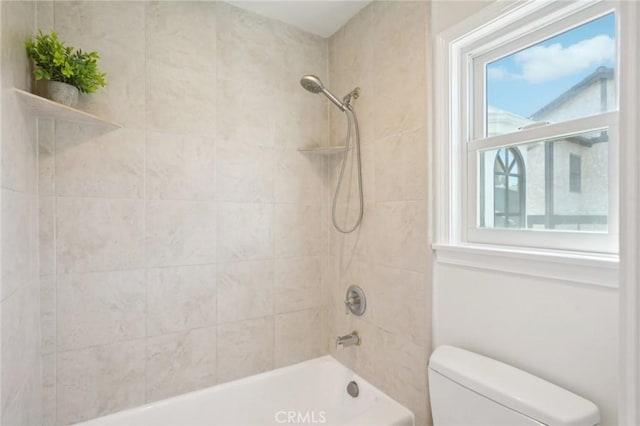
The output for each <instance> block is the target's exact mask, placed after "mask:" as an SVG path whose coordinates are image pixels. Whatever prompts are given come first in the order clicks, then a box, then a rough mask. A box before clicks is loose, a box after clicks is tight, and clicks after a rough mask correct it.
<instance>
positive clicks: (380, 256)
mask: <svg viewBox="0 0 640 426" xmlns="http://www.w3.org/2000/svg"><path fill="white" fill-rule="evenodd" d="M375 220H376V229H377V238H376V260H377V262H378V264H380V265H385V266H390V267H394V268H400V269H409V270H413V271H418V272H425V271H426V268H427V264H426V256H427V250H428V244H427V209H426V203H425V202H423V201H407V202H393V203H391V202H390V203H380V204H379V206H378V209H377V211H376V218H375Z"/></svg>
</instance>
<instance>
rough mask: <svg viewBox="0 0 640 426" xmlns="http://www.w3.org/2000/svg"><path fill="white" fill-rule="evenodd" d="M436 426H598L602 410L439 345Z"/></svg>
mask: <svg viewBox="0 0 640 426" xmlns="http://www.w3.org/2000/svg"><path fill="white" fill-rule="evenodd" d="M429 392H430V394H431V410H432V412H433V423H434V425H435V426H454V425H455V426H480V425H482V426H530V425H536V426H540V425H549V426H595V425H597V424H598V423H599V422H600V413H599V411H598V407H596V405H595V404H594V403H592V402H591V401H588V400H586V399H584V398H582V397H580V396H578V395H576V394H573V393H571V392H569V391H567V390H566V389H563V388H561V387H559V386H556V385H554V384H551V383H549V382H547V381H545V380H542V379H540V378H539V377H536V376H534V375H532V374H529V373H526V372H524V371H522V370H518V369H517V368H514V367H511V366H509V365H507V364H503V363H501V362H498V361H496V360H493V359H491V358H487V357H485V356H482V355H478V354H475V353H473V352H469V351H465V350H463V349H459V348H454V347H452V346H440V347H439V348H438V349H436V351H435V352H434V353H433V355H431V358H430V360H429Z"/></svg>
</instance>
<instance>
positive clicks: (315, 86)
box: [300, 75, 347, 111]
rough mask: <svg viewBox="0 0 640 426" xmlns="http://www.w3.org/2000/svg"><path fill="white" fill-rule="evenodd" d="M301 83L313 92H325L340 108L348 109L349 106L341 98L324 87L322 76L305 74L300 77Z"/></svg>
mask: <svg viewBox="0 0 640 426" xmlns="http://www.w3.org/2000/svg"><path fill="white" fill-rule="evenodd" d="M300 85H301V86H302V87H304V88H305V89H307V90H308V91H310V92H311V93H323V94H324V95H325V96H326V97H327V98H329V100H330V101H331V102H333V103H334V104H335V105H336V106H337V107H338V108H340V110H342V111H345V110H346V109H347V106H346V105H345V104H344V103H343V102H340V99H338V98H337V97H336V96H335V95H334V94H333V93H331V92H330V91H329V90H328V89H327V88H326V87H324V84H322V81H321V80H320V78H318V77H316V76H315V75H305V76H304V77H302V78H301V79H300Z"/></svg>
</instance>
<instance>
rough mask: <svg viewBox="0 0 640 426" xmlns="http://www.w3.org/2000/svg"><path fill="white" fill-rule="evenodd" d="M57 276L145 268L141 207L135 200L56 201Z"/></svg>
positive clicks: (91, 199) (68, 199) (140, 203)
mask: <svg viewBox="0 0 640 426" xmlns="http://www.w3.org/2000/svg"><path fill="white" fill-rule="evenodd" d="M56 237H57V238H56V262H57V272H58V273H59V274H60V273H72V272H73V273H78V272H93V271H107V270H113V269H134V268H138V267H142V266H144V203H143V202H142V201H136V200H116V199H99V198H58V199H57V202H56Z"/></svg>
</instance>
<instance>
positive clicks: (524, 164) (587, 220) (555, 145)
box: [479, 130, 609, 232]
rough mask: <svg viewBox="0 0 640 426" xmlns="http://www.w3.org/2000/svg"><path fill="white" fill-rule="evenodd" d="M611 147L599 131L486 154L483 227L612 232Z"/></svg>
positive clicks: (481, 172) (481, 185)
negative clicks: (609, 226) (609, 230)
mask: <svg viewBox="0 0 640 426" xmlns="http://www.w3.org/2000/svg"><path fill="white" fill-rule="evenodd" d="M608 145H609V136H608V132H607V131H605V130H602V131H600V130H598V131H591V132H586V133H579V134H574V135H570V136H563V137H559V138H555V139H550V140H541V141H535V142H529V143H523V144H518V145H514V146H510V147H507V148H499V149H496V148H494V149H487V150H483V151H480V157H479V160H480V167H479V192H480V194H479V210H480V211H479V225H480V227H482V228H521V229H554V230H571V231H589V232H607V230H608V228H607V222H608V220H607V219H608V218H607V216H608V211H609V189H608V188H609V166H608V164H609V158H608V157H609V155H608V154H609V146H608ZM576 189H577V190H576Z"/></svg>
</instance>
